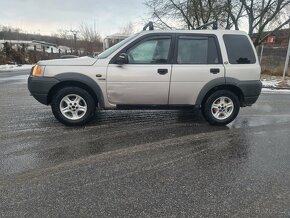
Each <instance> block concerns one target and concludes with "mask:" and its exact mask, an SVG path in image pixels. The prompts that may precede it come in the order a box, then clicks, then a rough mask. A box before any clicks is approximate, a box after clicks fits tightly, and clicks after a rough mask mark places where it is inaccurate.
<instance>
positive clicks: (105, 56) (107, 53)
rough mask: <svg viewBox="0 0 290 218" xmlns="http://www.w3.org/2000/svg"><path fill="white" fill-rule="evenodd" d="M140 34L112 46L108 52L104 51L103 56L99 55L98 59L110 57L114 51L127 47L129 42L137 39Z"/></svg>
mask: <svg viewBox="0 0 290 218" xmlns="http://www.w3.org/2000/svg"><path fill="white" fill-rule="evenodd" d="M137 35H138V34H135V35H133V36H130V37H129V38H127V39H124V40H123V41H121V42H119V43H117V44H116V45H114V46H112V47H111V48H108V49H107V50H105V51H103V52H102V53H101V54H99V55H98V59H104V58H107V57H108V56H110V55H111V54H112V53H113V52H114V51H116V50H118V49H119V48H121V47H122V46H123V45H125V44H126V43H127V42H129V41H130V40H132V39H133V38H135V37H136V36H137Z"/></svg>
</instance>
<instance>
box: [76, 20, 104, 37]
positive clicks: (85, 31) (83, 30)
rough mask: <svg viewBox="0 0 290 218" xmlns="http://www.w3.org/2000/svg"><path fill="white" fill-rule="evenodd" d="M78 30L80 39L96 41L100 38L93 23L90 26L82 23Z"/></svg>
mask: <svg viewBox="0 0 290 218" xmlns="http://www.w3.org/2000/svg"><path fill="white" fill-rule="evenodd" d="M79 32H80V35H81V36H82V39H83V40H85V41H88V42H98V41H100V39H101V37H100V35H99V33H98V31H97V28H96V25H95V24H94V25H93V26H90V25H88V24H87V23H82V24H81V25H80V27H79Z"/></svg>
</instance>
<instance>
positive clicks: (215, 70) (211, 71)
mask: <svg viewBox="0 0 290 218" xmlns="http://www.w3.org/2000/svg"><path fill="white" fill-rule="evenodd" d="M219 72H220V69H219V68H211V69H210V73H212V74H218V73H219Z"/></svg>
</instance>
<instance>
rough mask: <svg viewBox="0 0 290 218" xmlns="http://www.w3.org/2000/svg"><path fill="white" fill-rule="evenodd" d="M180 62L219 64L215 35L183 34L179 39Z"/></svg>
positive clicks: (178, 58)
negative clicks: (193, 35)
mask: <svg viewBox="0 0 290 218" xmlns="http://www.w3.org/2000/svg"><path fill="white" fill-rule="evenodd" d="M177 63H178V64H218V63H220V60H219V55H218V49H217V46H216V43H215V40H214V38H213V37H191V36H189V37H188V36H184V37H183V36H182V37H179V39H178V52H177Z"/></svg>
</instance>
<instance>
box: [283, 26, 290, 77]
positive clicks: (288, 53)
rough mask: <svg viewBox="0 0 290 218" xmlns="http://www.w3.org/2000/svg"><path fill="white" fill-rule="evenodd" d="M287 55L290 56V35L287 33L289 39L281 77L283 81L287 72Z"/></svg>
mask: <svg viewBox="0 0 290 218" xmlns="http://www.w3.org/2000/svg"><path fill="white" fill-rule="evenodd" d="M289 30H290V23H289ZM289 56H290V35H289V40H288V50H287V55H286V61H285V67H284V72H283V78H282V80H283V81H284V80H285V76H286V73H287V72H288V67H289Z"/></svg>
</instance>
